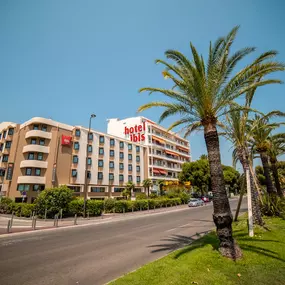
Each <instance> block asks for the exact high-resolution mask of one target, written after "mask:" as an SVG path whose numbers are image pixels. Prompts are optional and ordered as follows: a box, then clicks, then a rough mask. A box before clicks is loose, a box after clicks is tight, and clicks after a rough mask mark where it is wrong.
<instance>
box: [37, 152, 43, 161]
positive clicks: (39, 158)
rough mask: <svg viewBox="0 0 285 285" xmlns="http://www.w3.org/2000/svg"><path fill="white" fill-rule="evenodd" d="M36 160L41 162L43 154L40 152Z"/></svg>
mask: <svg viewBox="0 0 285 285" xmlns="http://www.w3.org/2000/svg"><path fill="white" fill-rule="evenodd" d="M38 160H43V153H42V152H39V153H38Z"/></svg>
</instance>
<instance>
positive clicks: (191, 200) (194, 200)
mask: <svg viewBox="0 0 285 285" xmlns="http://www.w3.org/2000/svg"><path fill="white" fill-rule="evenodd" d="M197 201H198V200H197V199H190V202H197Z"/></svg>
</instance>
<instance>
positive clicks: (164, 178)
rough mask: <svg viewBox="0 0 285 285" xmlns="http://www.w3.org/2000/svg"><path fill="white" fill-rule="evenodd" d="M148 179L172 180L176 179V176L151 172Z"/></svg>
mask: <svg viewBox="0 0 285 285" xmlns="http://www.w3.org/2000/svg"><path fill="white" fill-rule="evenodd" d="M149 178H150V179H162V180H172V181H177V180H178V178H175V177H172V176H167V175H160V174H153V175H150V176H149Z"/></svg>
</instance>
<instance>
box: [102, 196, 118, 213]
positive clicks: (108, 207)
mask: <svg viewBox="0 0 285 285" xmlns="http://www.w3.org/2000/svg"><path fill="white" fill-rule="evenodd" d="M115 202H116V200H115V199H112V198H108V199H105V200H104V207H105V212H106V213H110V212H113V209H114V207H115Z"/></svg>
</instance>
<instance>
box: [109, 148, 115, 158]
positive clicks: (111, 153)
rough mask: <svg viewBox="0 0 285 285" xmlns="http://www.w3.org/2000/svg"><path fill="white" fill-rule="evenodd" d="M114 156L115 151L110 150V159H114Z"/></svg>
mask: <svg viewBox="0 0 285 285" xmlns="http://www.w3.org/2000/svg"><path fill="white" fill-rule="evenodd" d="M114 155H115V152H114V150H113V149H110V157H114Z"/></svg>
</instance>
